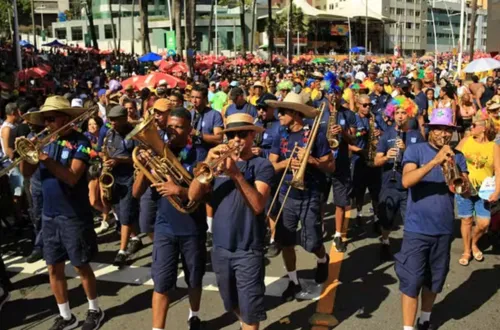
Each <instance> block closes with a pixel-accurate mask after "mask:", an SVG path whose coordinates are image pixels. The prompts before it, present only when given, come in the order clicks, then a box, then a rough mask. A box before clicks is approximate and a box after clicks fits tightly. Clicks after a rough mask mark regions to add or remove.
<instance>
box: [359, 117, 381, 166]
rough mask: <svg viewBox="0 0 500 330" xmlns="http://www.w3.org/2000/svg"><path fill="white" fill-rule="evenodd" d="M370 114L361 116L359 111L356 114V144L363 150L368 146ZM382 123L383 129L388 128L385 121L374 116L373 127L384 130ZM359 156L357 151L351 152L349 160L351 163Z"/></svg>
mask: <svg viewBox="0 0 500 330" xmlns="http://www.w3.org/2000/svg"><path fill="white" fill-rule="evenodd" d="M371 116H373V114H370V116H369V117H361V116H360V115H359V113H357V114H356V146H357V147H359V148H361V149H363V150H364V149H367V148H368V139H369V138H370V135H371V132H370V118H371ZM382 125H385V127H384V128H385V129H388V127H389V126H387V124H385V122H384V121H383V119H382V118H381V117H380V116H376V117H375V121H374V127H375V129H379V130H381V131H384V130H383V129H382V127H381V126H382ZM360 158H361V155H359V154H358V153H353V154H352V158H351V161H352V163H355V162H356V161H357V160H358V159H360Z"/></svg>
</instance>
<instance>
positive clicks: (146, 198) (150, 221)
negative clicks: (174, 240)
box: [139, 187, 158, 234]
mask: <svg viewBox="0 0 500 330" xmlns="http://www.w3.org/2000/svg"><path fill="white" fill-rule="evenodd" d="M151 189H152V188H151V187H148V189H146V192H144V194H143V195H142V196H141V200H140V213H139V228H140V229H141V233H146V234H148V233H153V232H154V226H155V220H156V211H157V210H158V201H157V200H156V199H153V191H152V190H151Z"/></svg>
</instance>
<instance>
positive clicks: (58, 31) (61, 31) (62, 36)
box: [56, 28, 67, 39]
mask: <svg viewBox="0 0 500 330" xmlns="http://www.w3.org/2000/svg"><path fill="white" fill-rule="evenodd" d="M66 33H67V31H66V28H60V29H56V38H57V39H66Z"/></svg>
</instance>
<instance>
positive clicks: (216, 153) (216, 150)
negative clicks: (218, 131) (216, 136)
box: [205, 144, 227, 163]
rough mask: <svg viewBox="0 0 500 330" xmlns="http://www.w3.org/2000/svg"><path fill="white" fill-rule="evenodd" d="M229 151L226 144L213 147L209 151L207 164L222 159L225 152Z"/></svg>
mask: <svg viewBox="0 0 500 330" xmlns="http://www.w3.org/2000/svg"><path fill="white" fill-rule="evenodd" d="M226 150H227V146H226V145H225V144H219V145H218V146H216V147H213V148H212V149H210V150H209V151H208V155H207V159H206V160H205V161H206V162H207V163H210V162H213V161H214V160H216V159H217V158H219V157H220V155H221V154H222V153H224V151H226Z"/></svg>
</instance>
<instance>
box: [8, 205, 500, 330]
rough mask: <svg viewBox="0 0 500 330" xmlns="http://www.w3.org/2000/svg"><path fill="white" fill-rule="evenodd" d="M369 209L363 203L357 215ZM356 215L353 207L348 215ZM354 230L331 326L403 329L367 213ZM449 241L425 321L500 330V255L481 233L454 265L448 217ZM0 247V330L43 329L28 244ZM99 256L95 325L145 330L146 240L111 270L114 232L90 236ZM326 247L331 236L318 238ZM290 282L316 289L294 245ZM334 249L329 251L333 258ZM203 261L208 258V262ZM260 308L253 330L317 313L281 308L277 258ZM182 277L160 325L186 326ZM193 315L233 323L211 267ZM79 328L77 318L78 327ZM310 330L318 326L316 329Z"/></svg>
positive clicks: (72, 287)
mask: <svg viewBox="0 0 500 330" xmlns="http://www.w3.org/2000/svg"><path fill="white" fill-rule="evenodd" d="M332 209H333V208H332V205H329V207H328V210H327V213H326V220H325V221H326V223H327V226H329V225H330V226H331V223H332V221H333V215H332V213H331V212H332ZM369 213H370V206H369V205H366V206H365V209H364V210H363V214H369ZM355 216H356V213H355V211H353V212H352V213H351V218H354V217H355ZM363 220H364V224H363V226H362V227H361V228H354V226H353V224H354V223H355V221H354V220H352V221H351V222H350V223H351V226H350V228H349V231H348V234H347V238H348V241H349V245H348V250H347V252H346V253H345V254H344V256H343V261H342V262H341V263H339V264H335V265H331V267H330V268H331V269H332V267H340V278H339V285H338V286H337V291H336V297H335V303H334V305H333V315H334V316H335V317H336V318H337V319H338V321H339V322H340V324H339V325H338V326H337V327H336V329H341V330H344V329H402V321H401V306H400V294H399V291H398V280H397V277H396V276H395V273H394V265H393V262H381V261H380V256H379V243H378V237H377V235H376V234H375V233H374V232H373V231H372V224H371V222H372V217H371V216H368V217H365V218H363ZM456 224H457V226H456V229H457V230H456V235H455V237H456V239H455V241H454V242H453V245H452V260H451V270H450V273H449V275H448V278H447V282H446V285H445V287H444V291H443V293H442V294H440V295H439V297H438V301H437V303H436V305H435V308H434V312H433V314H432V320H433V322H434V323H435V324H437V325H439V329H443V330H445V329H453V330H456V329H477V330H482V329H484V330H491V329H500V326H499V324H500V297H499V295H498V289H499V287H500V250H499V249H496V248H495V247H494V246H492V245H491V243H490V241H491V240H490V239H489V238H488V237H485V238H484V239H483V240H482V242H481V247H482V248H484V249H485V250H484V254H485V261H484V262H482V263H478V262H474V261H472V262H471V264H470V265H469V266H468V267H463V266H460V265H459V264H458V262H457V260H458V259H459V257H460V254H461V252H462V251H461V244H462V242H461V240H460V239H459V237H460V234H459V230H458V229H459V227H458V225H459V222H458V221H456ZM392 237H393V238H394V239H393V240H392V250H393V251H394V252H396V251H398V250H399V248H400V245H401V237H402V229H401V228H398V230H397V231H396V232H395V233H394V235H392ZM7 242H8V243H7V244H5V245H4V246H3V247H2V250H3V257H4V261H5V263H6V265H7V268H8V271H9V272H10V275H11V276H12V277H11V280H12V282H13V284H14V290H13V291H12V293H11V294H12V298H11V300H10V301H9V302H8V303H7V304H6V305H5V306H4V308H3V310H2V311H1V312H0V329H19V330H20V329H48V328H49V327H50V326H51V325H52V322H53V319H54V317H55V316H56V315H57V312H58V311H57V305H56V303H55V300H54V298H53V296H52V294H51V291H50V286H49V282H48V276H47V274H46V270H45V267H44V263H43V261H40V262H38V263H36V264H32V265H29V264H27V263H25V261H24V258H23V256H26V255H27V254H28V253H29V249H30V244H29V241H28V240H27V239H20V240H19V239H15V240H14V239H13V238H12V237H10V238H9V237H7ZM99 242H100V245H99V248H100V252H99V255H98V256H97V258H96V260H95V261H94V263H93V267H94V270H95V271H96V276H97V278H98V283H97V286H98V293H99V300H100V305H101V306H102V308H103V309H104V310H105V313H106V318H105V321H104V324H103V326H102V329H121V330H124V329H151V295H152V281H151V279H150V274H149V272H150V266H151V250H152V244H151V241H150V240H149V239H148V238H144V239H143V242H144V243H145V245H146V246H145V248H144V249H142V250H141V251H140V252H138V253H137V254H136V255H134V256H133V259H132V265H131V267H127V268H126V269H123V270H118V269H117V268H116V267H114V266H111V264H112V261H113V259H114V257H115V254H116V252H117V250H118V246H119V241H118V236H117V234H116V233H115V232H114V231H110V232H108V233H105V234H102V235H100V236H99ZM325 247H326V250H327V251H331V238H330V237H327V238H326V239H325ZM296 250H297V255H298V269H299V272H298V273H299V277H300V278H301V279H302V281H303V286H304V287H305V288H307V290H309V291H310V297H307V298H316V299H317V298H318V296H319V291H320V289H321V288H318V287H315V286H314V285H312V284H311V281H310V280H308V279H313V278H314V271H313V270H314V267H315V259H314V258H313V256H312V255H309V254H307V253H306V252H304V251H303V250H302V249H301V248H299V247H298V248H297V249H296ZM333 253H335V252H333ZM208 260H210V259H208ZM266 264H267V266H266V287H267V291H266V299H265V304H266V306H265V307H266V310H267V320H266V321H265V322H263V323H262V326H261V329H268V330H275V329H311V326H310V324H309V318H310V317H311V315H312V314H313V313H314V312H315V311H316V308H317V304H318V302H317V300H304V301H300V302H298V301H294V302H290V303H286V304H282V303H281V301H280V297H279V296H280V294H281V291H282V290H283V289H284V287H285V286H286V283H287V282H286V281H287V280H286V278H285V274H286V272H285V270H284V268H283V262H282V260H281V257H277V258H273V259H269V260H266ZM67 269H68V273H67V275H68V290H69V297H70V306H71V308H72V311H73V313H75V315H76V316H77V318H79V319H80V320H83V318H84V316H85V312H86V310H87V300H86V297H85V294H84V292H83V289H82V287H81V285H80V281H79V279H77V278H75V275H74V272H72V271H70V270H71V267H69V266H68V267H67ZM183 282H184V281H183V279H182V273H180V275H179V281H178V286H179V289H178V290H177V291H176V292H175V295H174V297H173V299H172V300H173V302H172V303H171V306H170V310H169V314H168V318H167V329H176V330H177V329H179V330H180V329H187V324H186V321H187V316H188V312H189V303H188V299H187V292H186V289H185V284H183ZM204 285H205V289H204V292H203V297H202V303H201V311H200V318H201V319H202V320H203V322H204V328H205V329H210V330H212V329H214V330H216V329H225V330H233V329H234V330H236V329H239V322H237V320H236V318H235V317H234V316H232V315H231V314H228V313H225V312H224V308H223V304H222V301H221V299H220V296H219V294H218V292H217V287H216V284H215V278H214V276H213V273H212V269H211V266H210V264H208V265H207V275H206V277H205V283H204ZM81 323H83V321H81ZM315 329H318V328H315Z"/></svg>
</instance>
